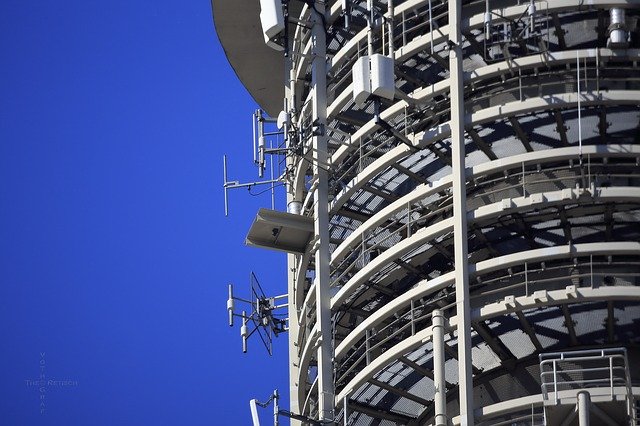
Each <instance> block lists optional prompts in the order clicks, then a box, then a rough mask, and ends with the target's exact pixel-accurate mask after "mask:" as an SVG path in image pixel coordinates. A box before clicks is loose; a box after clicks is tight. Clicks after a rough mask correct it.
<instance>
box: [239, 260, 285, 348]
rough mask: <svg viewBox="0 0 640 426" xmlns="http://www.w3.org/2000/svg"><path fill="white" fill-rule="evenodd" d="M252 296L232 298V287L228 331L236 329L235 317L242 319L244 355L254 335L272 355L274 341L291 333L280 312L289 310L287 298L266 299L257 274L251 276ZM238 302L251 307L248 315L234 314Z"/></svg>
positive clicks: (245, 312) (241, 334)
mask: <svg viewBox="0 0 640 426" xmlns="http://www.w3.org/2000/svg"><path fill="white" fill-rule="evenodd" d="M250 282H251V296H250V299H244V298H241V297H237V296H235V295H234V294H233V284H229V297H228V299H227V312H228V315H229V327H233V322H234V321H233V320H234V317H239V318H241V319H242V325H241V326H240V337H241V338H242V352H243V353H247V346H248V345H247V341H248V340H249V338H250V337H251V336H252V335H253V334H254V333H256V334H258V335H259V336H260V340H262V343H263V344H264V347H265V349H266V350H267V352H268V353H269V355H273V337H274V336H275V337H278V335H279V334H280V333H283V332H285V331H287V330H288V329H289V326H288V323H287V322H288V318H286V313H283V312H281V311H282V310H286V309H287V307H288V304H287V300H286V299H287V297H288V295H286V294H282V295H279V296H273V297H267V296H266V295H265V293H264V291H263V290H262V287H261V286H260V283H259V282H258V279H257V278H256V276H255V274H254V273H253V272H251V276H250ZM236 302H240V303H243V304H245V305H248V306H249V307H250V309H251V310H250V311H249V313H247V311H246V310H243V311H242V312H241V313H240V314H238V313H236V312H235V308H236Z"/></svg>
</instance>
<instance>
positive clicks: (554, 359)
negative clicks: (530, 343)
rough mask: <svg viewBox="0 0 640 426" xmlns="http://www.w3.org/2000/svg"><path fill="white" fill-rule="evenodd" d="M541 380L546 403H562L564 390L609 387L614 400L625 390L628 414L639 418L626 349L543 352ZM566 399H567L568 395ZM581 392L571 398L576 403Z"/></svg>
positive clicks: (541, 357) (632, 417)
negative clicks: (621, 390) (617, 394)
mask: <svg viewBox="0 0 640 426" xmlns="http://www.w3.org/2000/svg"><path fill="white" fill-rule="evenodd" d="M540 381H541V388H542V397H543V400H544V401H545V402H548V401H551V400H553V403H554V404H555V405H558V404H561V403H562V401H561V398H560V396H559V395H560V392H562V391H563V390H578V389H586V388H591V389H592V388H600V389H608V390H609V394H610V397H611V399H612V400H613V399H614V396H615V394H616V390H618V391H619V389H621V388H622V389H624V392H625V400H626V406H627V414H628V416H629V418H630V419H634V418H635V417H636V412H635V411H636V407H635V402H634V400H633V390H632V388H631V375H630V373H629V361H628V359H627V350H626V349H625V348H611V349H592V350H582V351H573V352H554V353H547V354H540ZM565 400H566V398H565ZM576 400H577V394H576V396H574V397H573V398H569V403H571V404H573V403H575V401H576Z"/></svg>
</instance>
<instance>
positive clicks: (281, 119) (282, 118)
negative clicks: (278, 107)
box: [276, 111, 289, 130]
mask: <svg viewBox="0 0 640 426" xmlns="http://www.w3.org/2000/svg"><path fill="white" fill-rule="evenodd" d="M288 122H289V114H287V113H286V112H284V111H280V113H279V114H278V120H277V121H276V124H277V125H278V129H280V130H282V128H283V127H284V125H285V124H286V123H288Z"/></svg>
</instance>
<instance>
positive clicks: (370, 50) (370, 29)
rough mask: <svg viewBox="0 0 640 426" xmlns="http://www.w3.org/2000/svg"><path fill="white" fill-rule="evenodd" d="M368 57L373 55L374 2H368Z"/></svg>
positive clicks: (370, 0) (368, 0) (371, 0)
mask: <svg viewBox="0 0 640 426" xmlns="http://www.w3.org/2000/svg"><path fill="white" fill-rule="evenodd" d="M367 11H368V12H369V13H367V55H369V56H371V55H373V0H367Z"/></svg>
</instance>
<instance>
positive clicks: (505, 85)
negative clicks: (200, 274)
mask: <svg viewBox="0 0 640 426" xmlns="http://www.w3.org/2000/svg"><path fill="white" fill-rule="evenodd" d="M454 3H455V2H454ZM294 4H295V3H294V2H293V1H291V2H290V3H289V10H295V11H296V16H295V18H296V20H295V22H296V25H295V26H292V27H291V30H290V31H289V36H290V39H289V46H290V49H289V56H288V59H287V60H290V61H291V63H290V64H291V69H292V78H291V82H286V84H287V85H289V89H290V90H288V91H287V93H289V94H291V98H290V99H288V100H287V105H289V106H290V110H289V111H287V113H288V114H289V115H290V117H291V128H292V129H294V130H295V134H296V141H295V144H293V143H292V145H295V146H294V147H293V148H295V149H292V151H291V153H290V158H289V160H288V161H289V165H290V170H289V173H288V178H289V184H290V185H291V186H292V188H293V190H292V193H294V194H296V200H295V201H300V203H297V204H295V209H292V211H295V213H296V214H297V213H299V214H302V215H307V216H309V217H311V218H313V219H314V221H315V223H316V228H315V234H316V235H315V238H312V239H311V242H310V244H309V248H308V252H307V253H306V254H305V255H295V256H291V257H290V265H289V267H290V270H291V271H293V272H292V273H291V274H289V276H290V279H291V280H292V283H291V285H290V287H289V288H290V289H291V293H290V295H289V297H290V310H294V311H295V313H296V314H295V317H296V318H297V324H296V327H295V333H294V334H292V335H291V336H290V342H291V345H292V346H293V347H295V350H293V351H291V352H290V353H292V354H293V355H292V358H293V359H291V364H292V365H294V366H295V368H293V369H292V371H293V372H294V376H295V377H292V379H291V383H292V396H291V398H292V399H293V400H295V401H296V404H297V407H298V408H299V411H300V413H299V414H301V415H302V416H306V417H308V418H314V419H317V418H320V417H322V418H324V419H325V420H330V419H331V418H333V420H335V422H336V423H338V424H353V425H369V424H371V425H378V424H411V425H423V424H435V423H436V421H437V419H436V416H435V415H436V385H435V382H434V380H435V376H439V373H440V371H443V372H444V375H445V382H446V389H445V391H446V410H445V412H446V417H447V419H448V421H449V423H450V424H502V423H500V422H512V423H513V424H542V422H543V421H544V415H543V410H544V407H545V401H546V399H545V398H546V396H545V395H547V394H546V393H545V390H544V389H543V388H541V376H540V373H541V371H540V359H539V354H541V353H547V352H563V351H575V350H590V349H594V348H605V347H606V348H610V347H611V348H612V347H622V348H626V349H627V356H628V357H629V360H630V364H631V381H633V380H634V379H633V377H634V376H638V375H640V374H639V373H640V372H638V371H635V372H634V368H635V367H634V360H635V362H637V361H638V359H639V358H638V355H639V354H638V351H637V347H638V343H639V342H640V333H639V332H638V329H639V327H640V326H639V321H640V108H639V106H640V68H639V67H638V65H637V63H638V61H639V60H640V43H639V41H638V34H637V30H636V28H637V27H636V25H637V21H638V18H639V17H640V2H637V1H635V0H634V1H631V0H629V1H618V0H592V1H589V2H576V1H564V0H553V1H533V2H530V1H522V0H487V1H485V0H483V1H466V0H465V1H461V2H458V6H453V8H452V6H451V4H450V2H448V1H443V0H404V1H402V0H394V1H389V2H387V1H376V2H372V1H367V0H350V1H338V0H336V1H326V2H323V3H322V5H320V4H315V5H313V2H311V3H308V4H304V5H303V6H301V7H298V9H295V8H294V7H293V5H294ZM300 4H302V3H300ZM299 6H300V5H299ZM320 6H322V7H320ZM322 10H324V11H325V12H324V13H323V14H321V15H322V17H321V18H320V20H321V22H322V25H324V28H325V32H324V34H323V37H318V35H317V34H315V35H314V33H313V31H317V26H313V25H311V24H309V25H304V23H305V22H309V23H311V22H316V23H317V22H318V21H317V16H320V15H319V13H321V12H322ZM347 17H348V19H346V18H347ZM450 19H455V21H452V22H450ZM345 20H346V21H345ZM314 28H315V30H314ZM324 38H326V45H324V46H320V47H319V46H318V45H317V42H318V40H320V42H323V40H322V39H324ZM316 52H322V54H323V55H325V58H324V59H326V66H322V67H321V66H318V64H317V63H314V61H317V60H318V58H317V54H316ZM376 55H381V57H386V58H390V60H391V62H392V67H391V68H384V67H385V66H386V65H385V63H386V62H385V61H386V59H384V58H382V59H381V57H375V56H376ZM457 55H461V56H457ZM365 56H366V57H367V58H368V59H367V60H362V59H361V58H363V57H365ZM374 57H375V58H374ZM458 60H459V61H460V62H459V63H458V62H457V61H458ZM362 64H368V65H365V68H364V69H363V68H361V67H362ZM372 64H376V65H375V67H376V68H373V65H372ZM354 65H355V67H356V68H354ZM367 67H368V68H367ZM321 69H322V70H324V73H325V75H323V76H322V78H318V76H315V75H313V73H314V72H315V71H314V70H321ZM389 70H391V72H392V74H393V88H392V91H391V92H392V93H391V95H389V90H388V89H389V88H388V87H386V86H385V84H384V81H383V80H384V75H385V73H386V72H387V71H389ZM354 75H357V79H358V82H356V81H354V78H353V76H354ZM363 76H364V77H363ZM367 76H369V77H370V79H369V80H368V81H365V82H362V81H360V80H362V79H363V78H364V79H366V77H367ZM241 77H242V76H241ZM317 82H323V83H324V84H326V86H325V87H322V88H318V87H314V85H316V84H317ZM356 86H358V88H357V90H358V94H359V96H358V99H357V102H356V101H355V100H354V88H355V87H356ZM367 87H368V90H369V91H370V93H371V94H370V95H369V96H368V97H366V91H367ZM376 90H377V91H376ZM394 91H395V93H393V92H394ZM362 93H365V95H363V94H362ZM375 93H378V94H375ZM317 96H322V98H323V99H320V100H319V99H317V98H316V97H317ZM365 98H366V99H365ZM363 99H364V100H363ZM319 101H320V102H323V103H326V105H324V107H326V109H323V108H320V110H321V113H320V114H319V115H318V112H317V110H318V102H319ZM325 112H326V113H325ZM318 138H326V145H318V144H317V140H318ZM455 144H458V145H455ZM318 146H320V147H323V146H326V149H327V152H326V153H320V154H319V153H317V152H314V149H316V148H317V147H318ZM457 150H458V151H457ZM459 150H461V160H462V161H461V165H459V167H460V171H459V172H456V161H458V160H457V159H456V158H454V154H456V152H460V151H459ZM318 159H322V162H321V163H318ZM325 174H326V176H325ZM325 179H326V182H325ZM456 179H460V180H459V182H458V183H456V182H457V181H456ZM318 188H326V190H327V191H328V194H327V196H326V197H324V198H323V197H321V196H320V197H319V196H318V195H317V191H318ZM456 199H459V200H458V202H456ZM318 200H327V201H326V202H327V203H328V204H327V205H326V206H317V205H316V203H317V201H318ZM456 203H458V204H456ZM456 205H458V206H461V207H459V208H458V207H455V206H456ZM460 208H461V209H463V210H465V211H460ZM325 209H326V211H327V212H328V231H327V232H324V230H322V229H318V223H322V222H318V221H319V219H320V220H321V219H322V218H318V217H317V216H318V215H319V214H323V213H322V212H323V211H324V210H325ZM460 215H464V217H461V216H460ZM461 232H462V233H463V234H461ZM320 234H322V235H320ZM320 240H321V245H322V246H320V245H319V244H318V241H320ZM327 246H328V258H325V256H326V252H325V251H324V249H326V247H327ZM323 253H325V255H323ZM461 253H462V254H463V255H460V254H461ZM322 262H327V263H328V264H327V265H321V264H319V263H322ZM456 263H457V264H456ZM325 266H326V269H324V267H325ZM325 270H326V271H328V275H327V276H324V272H318V271H325ZM318 286H323V289H322V290H320V291H319V290H318ZM318 295H329V296H328V297H330V299H329V300H328V301H327V300H323V301H319V300H316V298H317V296H318ZM464 303H468V309H467V311H468V312H466V313H465V312H464V311H465V309H464ZM323 306H324V308H323ZM325 308H326V309H329V312H328V314H329V316H330V321H327V320H326V318H325V317H324V316H325V315H326V314H327V311H326V309H325ZM436 310H437V317H438V318H439V320H441V321H440V322H439V323H438V324H433V323H432V318H433V312H434V311H436ZM319 316H320V317H322V318H323V321H325V324H326V323H327V322H330V327H331V329H330V330H329V331H328V332H327V331H326V330H325V329H324V328H326V325H324V326H323V327H320V324H319V323H318V321H317V319H318V317H319ZM445 322H446V330H445V332H444V336H443V342H438V345H440V344H441V343H443V344H444V350H443V355H444V356H443V358H442V364H441V365H434V345H435V344H436V342H434V337H440V336H439V334H440V333H438V336H434V330H435V329H438V330H439V331H442V330H443V328H442V327H444V325H443V324H444V323H445ZM438 327H441V328H438ZM465 333H466V334H467V335H468V339H467V338H465V336H464V335H465ZM328 336H330V338H329V339H328ZM463 340H468V342H467V343H465V345H468V348H467V349H466V350H468V352H467V353H469V354H470V356H461V355H460V354H461V353H465V352H464V351H463V349H464V348H462V347H461V344H462V342H463ZM327 350H328V351H329V353H331V358H330V364H329V365H327V364H326V362H327V360H326V354H327ZM438 355H440V354H439V353H438ZM603 356H604V355H603ZM438 358H440V357H439V356H438ZM327 368H330V370H331V371H330V374H327V371H328V370H327ZM319 371H320V372H322V374H323V375H322V376H320V379H318V377H319V373H318V372H319ZM436 371H437V372H438V374H434V372H436ZM329 376H330V380H331V385H330V386H328V385H327V384H326V381H327V380H328V377H329ZM467 379H468V380H467ZM323 382H324V385H323ZM612 383H613V381H612ZM462 384H464V386H466V387H467V388H468V391H464V392H461V391H460V388H461V387H462ZM556 384H557V383H556ZM581 386H582V385H581ZM582 387H588V386H586V385H585V386H582ZM612 388H613V385H612ZM439 390H442V389H439ZM567 391H568V390H567ZM637 391H638V388H632V390H631V391H630V392H631V393H634V392H637ZM559 395H560V397H558V401H559V402H558V404H561V403H562V402H563V399H562V395H564V394H559ZM572 395H573V397H574V398H577V392H576V393H574V394H572ZM591 395H592V398H591V401H592V404H594V405H595V404H596V403H598V401H599V400H598V399H597V398H596V397H594V396H593V395H594V394H593V393H591ZM326 398H331V400H332V408H333V412H332V413H329V411H330V409H329V408H328V405H327V403H326V402H324V401H325V400H326ZM461 398H462V399H464V403H463V401H462V400H461ZM318 401H321V402H322V406H319V404H318ZM574 401H577V399H575V400H574ZM345 402H346V404H347V410H346V412H347V413H348V417H347V418H346V419H345V418H344V417H343V413H344V411H343V406H344V405H345ZM554 404H555V402H554ZM461 407H467V408H469V409H466V408H465V409H463V410H462V412H463V415H462V416H461V415H460V413H461ZM599 410H602V409H601V408H599ZM439 411H440V409H439ZM604 411H606V407H605V409H604ZM606 415H609V416H610V417H611V418H613V419H614V421H621V420H620V419H625V420H624V421H627V422H629V421H631V420H630V416H631V413H627V414H626V417H625V416H624V415H621V416H622V417H614V414H611V413H607V414H606ZM581 418H582V417H581ZM594 419H596V417H593V416H592V421H594V424H597V422H596V420H594ZM576 422H577V419H576ZM441 423H442V422H440V421H438V423H437V424H441ZM512 423H504V424H512Z"/></svg>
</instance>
